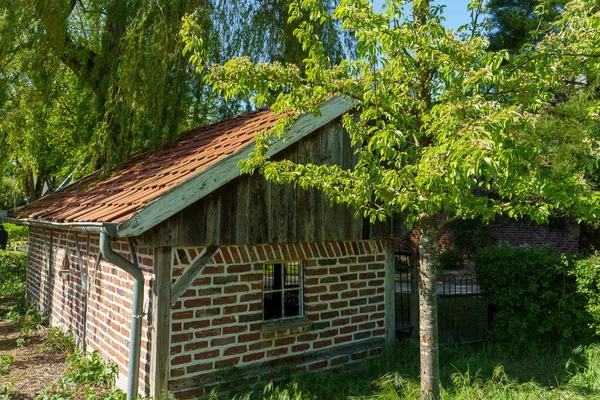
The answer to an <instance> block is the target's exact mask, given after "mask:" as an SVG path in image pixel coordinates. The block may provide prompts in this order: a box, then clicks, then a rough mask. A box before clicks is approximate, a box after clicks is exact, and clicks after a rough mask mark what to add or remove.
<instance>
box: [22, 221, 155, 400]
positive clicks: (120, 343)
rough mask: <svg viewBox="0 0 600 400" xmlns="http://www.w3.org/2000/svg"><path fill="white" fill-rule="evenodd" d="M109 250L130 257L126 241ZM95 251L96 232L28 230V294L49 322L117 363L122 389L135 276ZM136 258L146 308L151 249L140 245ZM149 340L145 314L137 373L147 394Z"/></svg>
mask: <svg viewBox="0 0 600 400" xmlns="http://www.w3.org/2000/svg"><path fill="white" fill-rule="evenodd" d="M88 243H89V249H88ZM78 248H79V251H80V255H81V264H82V265H80V262H79V256H78V251H77V249H78ZM113 249H115V251H116V252H117V253H119V254H120V255H122V256H123V257H125V258H128V259H129V260H131V255H130V249H129V244H128V243H127V241H125V240H120V241H117V242H115V243H114V244H113ZM98 254H99V236H98V235H95V234H90V235H88V234H82V233H79V234H77V235H76V234H75V233H72V232H71V233H67V232H65V231H50V230H42V229H33V228H32V229H30V234H29V265H28V281H27V296H28V299H29V300H30V301H32V302H35V304H37V305H38V307H39V308H40V309H42V310H44V311H46V312H47V313H48V316H49V319H50V323H51V324H52V325H53V326H61V327H64V328H65V329H68V330H69V331H72V332H73V334H74V335H75V338H76V341H77V343H78V344H79V346H80V347H81V346H82V342H83V341H84V340H85V345H86V349H87V350H88V351H93V350H97V351H98V352H99V353H100V354H101V355H102V357H103V358H104V359H105V360H107V361H112V362H115V363H116V364H117V365H118V367H119V379H118V384H119V386H120V387H125V382H126V379H127V364H128V354H129V333H130V326H131V299H132V296H133V293H132V290H133V279H132V278H131V277H130V276H129V275H128V274H126V273H125V272H123V271H122V270H121V269H119V268H118V267H116V266H114V265H113V264H110V263H108V262H106V261H105V260H102V261H101V262H100V265H98ZM137 256H138V263H139V265H140V267H141V268H142V270H143V272H144V275H145V276H146V282H145V287H146V291H145V293H144V304H145V307H144V311H148V309H149V304H150V303H149V301H150V300H151V298H150V293H151V278H152V265H153V253H152V249H144V248H138V249H137ZM82 266H83V267H87V268H89V275H90V279H89V295H88V299H87V303H88V307H87V323H86V325H85V329H84V317H83V316H84V306H83V304H84V287H83V285H82V279H81V278H82V275H81V268H82ZM150 339H151V338H150V331H149V330H148V318H147V317H146V318H144V320H143V325H142V349H141V371H140V392H141V393H144V394H147V392H148V390H149V382H150V381H149V379H150V377H149V371H150V347H149V344H150Z"/></svg>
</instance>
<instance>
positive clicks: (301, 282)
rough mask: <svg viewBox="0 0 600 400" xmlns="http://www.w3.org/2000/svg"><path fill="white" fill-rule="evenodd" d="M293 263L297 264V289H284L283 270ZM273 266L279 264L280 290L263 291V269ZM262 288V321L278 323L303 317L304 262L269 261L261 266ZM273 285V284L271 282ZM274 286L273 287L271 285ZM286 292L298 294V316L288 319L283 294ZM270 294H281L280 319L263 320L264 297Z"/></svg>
mask: <svg viewBox="0 0 600 400" xmlns="http://www.w3.org/2000/svg"><path fill="white" fill-rule="evenodd" d="M293 263H297V264H298V283H299V285H298V287H294V288H288V289H286V288H285V268H286V267H287V265H288V264H293ZM275 264H281V265H282V267H281V289H271V290H265V281H264V279H265V272H264V269H265V268H266V267H267V266H269V265H273V268H275ZM274 275H275V274H274V273H273V279H275V276H274ZM262 279H263V282H262V284H263V286H262V305H263V310H262V311H263V321H266V322H271V321H280V320H284V319H291V318H298V317H303V316H304V262H303V260H281V261H270V262H266V263H264V264H263V277H262ZM273 283H275V282H273ZM273 286H275V285H273ZM286 292H298V315H293V316H291V317H288V316H286V315H285V293H286ZM270 293H281V315H282V316H281V317H279V318H270V319H265V317H264V315H265V295H266V294H270Z"/></svg>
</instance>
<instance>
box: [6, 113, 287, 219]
mask: <svg viewBox="0 0 600 400" xmlns="http://www.w3.org/2000/svg"><path fill="white" fill-rule="evenodd" d="M278 118H279V117H278V116H277V115H276V114H274V113H273V112H272V111H270V110H256V111H252V112H249V113H246V114H241V115H238V116H236V117H233V118H230V119H227V120H224V121H221V122H219V123H216V124H213V125H208V126H205V127H203V128H200V129H197V130H194V131H191V132H189V133H186V134H184V135H182V136H181V137H180V138H179V139H178V140H177V141H176V142H175V143H173V144H172V145H170V146H168V147H166V148H165V149H163V150H162V151H161V152H159V153H157V154H148V153H140V154H136V155H133V156H132V157H131V158H130V159H129V161H128V162H127V163H126V164H125V165H124V166H123V167H122V168H121V169H120V170H119V171H117V172H115V173H114V174H112V175H111V176H109V177H108V178H106V179H104V180H101V181H100V180H98V179H99V176H100V174H99V173H98V172H95V173H93V174H91V175H89V176H87V177H85V178H82V179H80V180H79V181H77V182H75V183H73V184H72V185H69V186H68V187H66V188H64V189H63V190H60V191H58V192H55V193H51V194H49V195H47V196H45V197H43V198H41V199H39V200H37V201H35V202H33V203H31V204H29V205H27V206H25V207H24V208H22V209H20V210H18V211H17V212H16V214H15V217H16V218H19V219H36V220H44V221H53V222H123V221H125V220H127V219H128V218H129V217H131V216H132V215H133V214H134V213H135V212H136V211H138V210H140V209H141V208H143V207H144V206H145V205H146V204H148V203H149V202H151V201H153V200H156V199H157V198H159V197H161V195H163V194H164V193H165V192H167V191H168V190H169V189H170V188H171V187H173V186H174V185H177V184H179V183H181V182H183V181H185V180H187V179H188V178H191V177H192V176H193V175H195V174H197V173H199V172H201V171H203V170H205V169H206V168H208V167H210V166H212V165H214V164H216V163H217V162H219V161H220V160H222V159H224V158H226V157H228V156H230V155H231V154H234V153H236V152H238V151H240V150H241V149H243V148H245V147H247V146H249V145H250V144H252V143H253V142H254V136H255V135H256V134H257V133H259V132H261V131H265V130H268V129H270V128H271V127H272V126H273V125H274V124H275V121H277V119H278Z"/></svg>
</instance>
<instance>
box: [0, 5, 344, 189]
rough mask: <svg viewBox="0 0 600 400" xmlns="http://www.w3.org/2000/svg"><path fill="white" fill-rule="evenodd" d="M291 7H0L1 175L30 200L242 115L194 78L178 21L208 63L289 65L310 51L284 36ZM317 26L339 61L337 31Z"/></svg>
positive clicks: (238, 106)
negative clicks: (189, 22) (187, 23)
mask: <svg viewBox="0 0 600 400" xmlns="http://www.w3.org/2000/svg"><path fill="white" fill-rule="evenodd" d="M288 4H289V0H268V1H258V0H256V1H224V0H158V1H147V0H132V1H122V0H17V1H12V0H0V115H1V116H2V118H0V135H1V137H2V139H3V140H2V142H1V144H0V169H1V170H2V171H4V172H5V174H7V173H9V172H8V171H10V174H11V175H13V177H14V178H16V179H17V180H18V181H19V182H20V183H21V186H22V187H23V188H26V193H27V197H28V199H29V200H35V199H36V198H37V197H39V196H40V195H41V194H42V193H43V191H44V187H46V188H48V187H50V188H55V187H56V186H57V185H58V184H59V182H60V181H62V180H63V179H64V178H66V177H67V176H69V175H70V174H71V173H72V172H74V174H75V176H80V175H82V174H84V173H87V172H89V171H90V170H91V169H94V168H104V170H105V172H107V173H108V172H110V170H111V169H112V168H113V167H114V166H116V165H118V164H119V163H120V162H122V161H123V160H124V159H126V158H127V157H128V156H129V155H130V154H131V153H132V152H135V151H139V150H145V149H150V150H156V149H158V148H160V147H161V146H162V145H164V144H165V143H166V142H170V141H172V140H173V139H174V138H175V137H176V136H177V135H178V134H179V133H181V132H182V131H184V130H186V129H189V128H192V127H197V126H200V125H203V124H205V123H207V122H212V121H214V120H217V119H221V118H223V117H226V116H229V115H232V114H235V113H238V112H239V111H240V110H242V109H244V108H248V107H251V106H252V104H251V103H250V102H249V101H248V99H247V98H234V99H228V100H224V99H222V98H220V97H219V96H217V95H216V94H215V93H214V92H213V91H212V90H210V87H208V86H207V85H206V83H205V82H204V81H203V78H202V76H198V75H197V74H195V73H194V72H193V68H192V66H191V64H190V63H189V60H188V59H187V57H184V56H183V55H182V49H183V45H182V43H181V41H180V37H179V30H180V28H181V19H182V17H183V16H184V15H188V14H192V15H194V17H195V20H196V22H197V29H196V32H195V33H196V35H197V36H198V37H201V38H202V39H203V41H202V42H203V54H204V55H205V57H206V58H207V59H208V60H210V61H211V62H220V61H222V60H226V59H229V58H231V57H233V56H239V55H247V56H250V57H251V58H252V60H254V61H255V62H259V61H271V60H278V61H284V62H287V61H293V62H296V63H298V62H301V61H302V59H303V58H305V57H306V55H307V53H305V52H304V51H303V50H302V49H300V47H299V46H298V44H297V42H296V41H293V40H290V38H291V37H292V36H293V32H292V30H290V28H289V27H288V25H287V10H288ZM322 4H323V6H324V7H327V8H332V7H333V6H334V1H333V0H324V1H323V2H322ZM314 25H315V27H316V29H318V31H319V32H320V33H321V34H322V35H323V36H324V37H327V46H328V49H331V50H330V51H328V52H329V55H330V56H331V57H332V58H333V59H335V60H337V61H339V60H340V59H341V57H342V55H343V52H344V47H343V46H342V42H343V38H342V37H341V36H339V35H338V34H337V32H338V31H339V30H336V29H335V28H334V27H333V25H319V24H314ZM265 32H266V33H269V34H268V35H265Z"/></svg>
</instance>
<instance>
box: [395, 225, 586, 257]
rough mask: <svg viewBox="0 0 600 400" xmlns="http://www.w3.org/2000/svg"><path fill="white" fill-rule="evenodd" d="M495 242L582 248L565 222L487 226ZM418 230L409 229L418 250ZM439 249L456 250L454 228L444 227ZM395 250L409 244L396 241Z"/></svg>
mask: <svg viewBox="0 0 600 400" xmlns="http://www.w3.org/2000/svg"><path fill="white" fill-rule="evenodd" d="M488 229H489V230H490V232H491V235H492V237H493V242H494V243H501V242H505V243H509V244H512V245H514V246H521V245H524V244H528V245H531V246H535V245H550V246H552V247H554V248H555V249H557V250H558V251H560V252H562V253H570V254H574V253H577V252H578V251H579V228H578V226H577V225H575V224H573V223H571V222H568V221H565V222H564V223H563V224H561V226H559V227H553V226H550V225H540V224H536V223H525V222H512V221H510V222H504V223H498V224H491V225H488ZM419 235H420V234H419V230H418V228H415V229H413V230H412V231H411V232H410V240H411V244H412V248H413V250H414V251H417V252H418V246H419ZM437 243H438V249H440V250H447V249H455V248H456V244H455V242H454V231H453V230H452V229H451V228H445V229H442V230H441V231H440V232H439V234H438V237H437ZM395 247H396V251H406V248H407V247H406V243H405V242H402V241H397V242H396V246H395Z"/></svg>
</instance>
